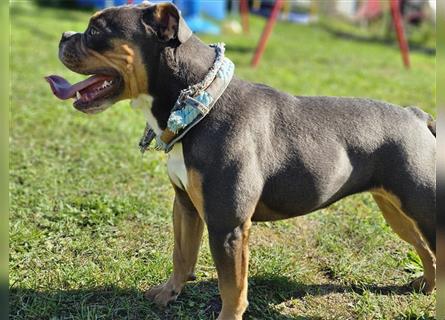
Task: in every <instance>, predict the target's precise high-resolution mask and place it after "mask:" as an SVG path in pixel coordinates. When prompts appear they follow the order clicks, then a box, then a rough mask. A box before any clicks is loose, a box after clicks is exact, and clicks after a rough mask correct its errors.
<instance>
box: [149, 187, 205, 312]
mask: <svg viewBox="0 0 445 320" xmlns="http://www.w3.org/2000/svg"><path fill="white" fill-rule="evenodd" d="M175 191H176V194H175V202H174V206H173V229H174V234H175V245H174V249H173V274H172V275H171V276H170V279H168V281H167V282H166V283H164V284H162V285H159V286H156V287H153V288H151V289H150V290H149V291H148V292H147V293H146V297H147V298H149V299H152V300H153V301H154V302H155V303H156V304H158V305H161V306H166V305H167V304H168V303H169V302H171V301H174V300H176V298H177V297H178V295H179V293H180V292H181V290H182V288H183V287H184V284H185V283H186V282H187V281H188V280H193V279H194V277H195V276H194V268H195V265H196V260H197V258H198V251H199V246H200V244H201V238H202V232H203V228H204V222H203V221H202V219H201V218H200V216H199V215H198V213H197V211H196V209H195V208H194V206H193V204H192V203H191V202H190V199H189V198H188V196H187V194H186V193H184V192H183V191H181V190H179V189H176V190H175Z"/></svg>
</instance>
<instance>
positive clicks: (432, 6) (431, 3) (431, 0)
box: [428, 0, 436, 13]
mask: <svg viewBox="0 0 445 320" xmlns="http://www.w3.org/2000/svg"><path fill="white" fill-rule="evenodd" d="M428 3H429V4H430V7H431V9H433V11H434V13H436V0H428Z"/></svg>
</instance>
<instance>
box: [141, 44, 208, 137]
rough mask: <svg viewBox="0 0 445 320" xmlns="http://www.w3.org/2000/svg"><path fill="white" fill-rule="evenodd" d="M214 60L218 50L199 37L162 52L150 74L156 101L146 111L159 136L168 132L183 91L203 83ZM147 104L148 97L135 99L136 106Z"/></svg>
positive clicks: (150, 90) (145, 108) (153, 96)
mask: <svg viewBox="0 0 445 320" xmlns="http://www.w3.org/2000/svg"><path fill="white" fill-rule="evenodd" d="M214 60H215V50H214V49H213V48H211V47H209V46H208V45H206V44H205V43H203V42H202V41H201V40H199V39H198V38H197V37H196V36H192V37H191V38H190V39H189V40H187V41H186V42H185V43H183V44H181V45H180V46H178V47H176V48H171V47H166V48H164V49H162V50H161V52H160V55H159V63H158V67H157V68H154V69H152V71H151V75H149V79H150V81H149V82H150V88H149V94H150V96H151V97H152V98H153V100H152V103H151V106H144V108H143V109H144V112H145V115H146V118H147V121H148V122H149V125H150V127H152V129H154V130H155V132H156V131H158V132H156V133H157V134H159V131H161V130H163V129H165V127H166V123H167V119H168V117H169V115H170V111H171V109H172V108H173V105H174V104H175V102H176V99H177V98H178V96H179V93H180V91H181V90H183V89H185V88H187V87H188V86H190V85H193V84H196V83H198V82H200V81H202V80H203V79H204V77H205V75H206V74H207V72H208V71H209V69H210V68H211V66H212V65H213V62H214ZM141 100H142V101H141ZM147 101H148V100H147V96H146V95H145V96H142V97H139V98H138V99H135V102H136V103H137V104H147ZM147 107H148V108H149V110H147Z"/></svg>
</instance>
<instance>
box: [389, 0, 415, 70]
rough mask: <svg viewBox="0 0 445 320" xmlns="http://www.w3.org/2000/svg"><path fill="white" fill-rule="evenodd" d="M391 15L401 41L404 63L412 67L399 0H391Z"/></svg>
mask: <svg viewBox="0 0 445 320" xmlns="http://www.w3.org/2000/svg"><path fill="white" fill-rule="evenodd" d="M391 15H392V22H393V23H394V28H395V29H396V34H397V41H398V42H399V47H400V53H401V54H402V59H403V64H404V65H405V67H406V68H409V67H410V61H409V47H408V42H407V41H406V38H405V31H404V28H403V21H402V16H401V14H400V4H399V0H391Z"/></svg>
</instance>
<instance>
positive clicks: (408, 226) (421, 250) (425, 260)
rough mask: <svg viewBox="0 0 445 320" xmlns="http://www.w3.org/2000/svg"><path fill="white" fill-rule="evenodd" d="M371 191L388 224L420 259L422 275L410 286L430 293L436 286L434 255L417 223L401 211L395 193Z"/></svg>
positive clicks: (378, 190) (379, 190)
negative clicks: (410, 246)
mask: <svg viewBox="0 0 445 320" xmlns="http://www.w3.org/2000/svg"><path fill="white" fill-rule="evenodd" d="M371 192H372V195H373V197H374V199H375V201H376V202H377V204H378V206H379V208H380V210H381V211H382V213H383V216H384V217H385V219H386V221H387V222H388V224H389V225H390V226H391V228H392V229H393V230H394V232H396V233H397V234H398V235H399V236H400V238H402V239H403V240H405V241H406V242H408V243H409V244H411V245H413V246H414V248H415V249H416V251H417V254H418V255H419V257H420V259H421V260H422V264H423V270H424V275H423V277H420V278H418V279H416V280H414V281H413V282H412V286H413V287H414V288H415V289H416V290H422V291H423V292H425V293H431V292H432V291H433V290H434V288H435V286H436V257H435V255H434V254H433V252H432V251H431V250H430V248H429V247H428V244H427V242H426V241H425V239H424V237H423V235H422V233H421V232H420V230H419V228H418V227H417V224H416V223H415V222H414V221H413V220H412V219H411V218H409V217H408V216H407V215H406V214H405V213H404V212H403V211H402V209H401V208H402V205H401V202H400V200H399V199H398V198H397V197H396V196H395V195H393V194H392V193H390V192H388V191H386V190H383V189H376V190H372V191H371Z"/></svg>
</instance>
